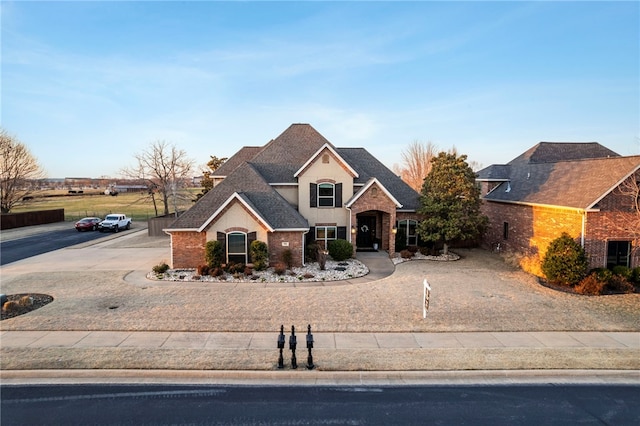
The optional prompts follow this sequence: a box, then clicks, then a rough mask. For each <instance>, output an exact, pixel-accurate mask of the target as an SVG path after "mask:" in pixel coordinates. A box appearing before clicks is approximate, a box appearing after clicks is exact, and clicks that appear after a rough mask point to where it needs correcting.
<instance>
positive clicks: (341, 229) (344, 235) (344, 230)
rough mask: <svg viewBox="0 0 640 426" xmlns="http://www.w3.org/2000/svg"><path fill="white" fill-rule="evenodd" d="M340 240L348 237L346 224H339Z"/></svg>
mask: <svg viewBox="0 0 640 426" xmlns="http://www.w3.org/2000/svg"><path fill="white" fill-rule="evenodd" d="M337 237H338V239H339V240H346V239H347V227H346V226H338V235H337Z"/></svg>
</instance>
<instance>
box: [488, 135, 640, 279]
mask: <svg viewBox="0 0 640 426" xmlns="http://www.w3.org/2000/svg"><path fill="white" fill-rule="evenodd" d="M477 182H478V183H479V184H480V185H481V191H482V198H483V206H482V211H483V213H484V214H486V215H487V216H488V217H489V220H490V225H489V229H488V231H487V232H486V234H485V235H484V239H483V244H484V245H485V246H487V247H492V248H494V249H495V248H497V247H500V249H501V250H504V251H507V252H511V253H516V254H518V255H520V256H521V265H522V266H523V267H524V268H525V269H526V270H528V271H529V272H533V273H538V274H539V273H540V270H539V266H540V260H541V259H542V257H543V256H544V254H545V253H546V250H547V247H548V245H549V243H550V242H551V241H552V240H554V239H555V238H557V237H559V236H560V235H561V234H562V233H563V232H566V233H568V234H569V235H571V236H572V237H573V238H575V239H576V241H579V242H580V243H581V245H582V247H584V249H585V251H586V253H587V256H588V259H589V264H590V266H591V267H592V268H595V267H612V266H615V265H625V266H629V267H635V266H640V249H639V247H638V245H639V244H640V217H639V214H640V213H639V212H638V210H637V207H635V206H637V203H638V194H637V192H636V193H635V195H633V194H629V193H628V192H629V191H628V190H627V189H625V188H629V187H636V188H637V186H638V183H640V156H628V157H622V156H620V155H618V154H616V153H615V152H613V151H611V150H609V149H608V148H606V147H604V146H602V145H600V144H598V143H595V142H589V143H553V142H541V143H539V144H537V145H536V146H534V147H533V148H531V149H529V150H528V151H526V152H525V153H524V154H522V155H520V156H518V157H517V158H515V159H514V160H512V161H510V162H509V163H507V164H501V165H492V166H489V167H487V168H485V169H483V170H481V171H479V172H478V174H477Z"/></svg>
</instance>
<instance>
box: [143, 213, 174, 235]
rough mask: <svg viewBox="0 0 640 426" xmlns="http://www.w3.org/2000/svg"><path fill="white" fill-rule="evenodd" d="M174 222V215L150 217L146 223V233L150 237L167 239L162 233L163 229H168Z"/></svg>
mask: <svg viewBox="0 0 640 426" xmlns="http://www.w3.org/2000/svg"><path fill="white" fill-rule="evenodd" d="M175 220H176V216H175V214H171V215H169V216H158V217H152V218H151V219H149V220H148V221H147V223H148V227H147V232H148V234H149V236H150V237H167V236H168V235H167V234H165V233H164V232H162V230H163V229H164V228H168V227H169V225H171V224H172V223H173V222H174V221H175Z"/></svg>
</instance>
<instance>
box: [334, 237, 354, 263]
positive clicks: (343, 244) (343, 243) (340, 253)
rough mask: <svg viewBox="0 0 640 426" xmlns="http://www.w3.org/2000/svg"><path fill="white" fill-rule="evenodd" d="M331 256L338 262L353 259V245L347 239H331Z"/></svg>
mask: <svg viewBox="0 0 640 426" xmlns="http://www.w3.org/2000/svg"><path fill="white" fill-rule="evenodd" d="M329 256H331V257H332V258H333V260H335V261H336V262H342V261H343V260H347V259H351V257H352V256H353V245H351V243H350V242H349V241H347V240H333V241H329Z"/></svg>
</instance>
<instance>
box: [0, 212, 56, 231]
mask: <svg viewBox="0 0 640 426" xmlns="http://www.w3.org/2000/svg"><path fill="white" fill-rule="evenodd" d="M55 222H64V209H55V210H40V211H34V212H24V213H7V214H3V215H0V229H13V228H22V227H23V226H32V225H44V224H45V223H55Z"/></svg>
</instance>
